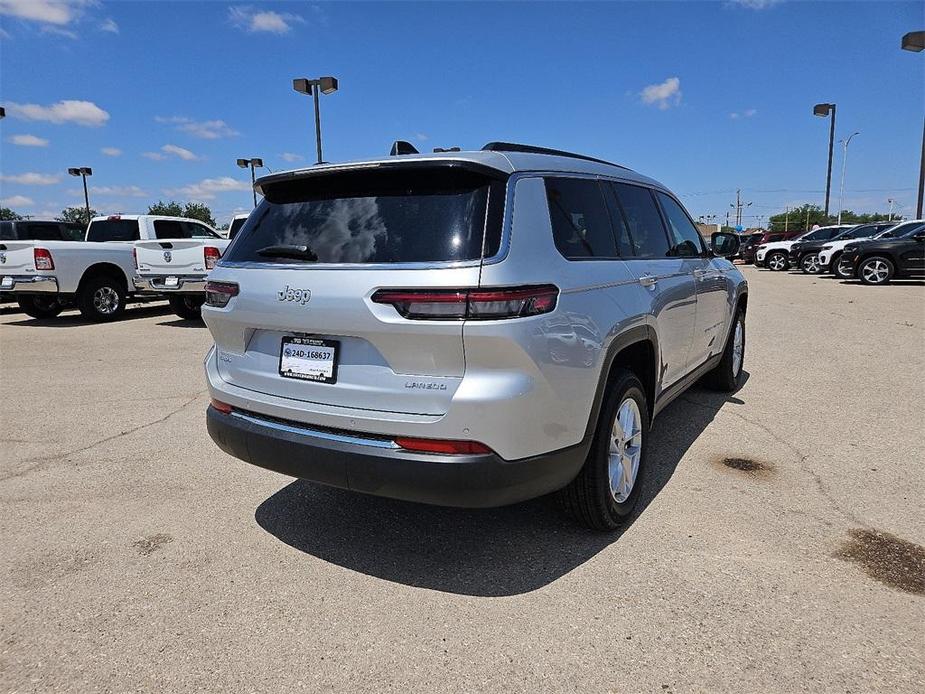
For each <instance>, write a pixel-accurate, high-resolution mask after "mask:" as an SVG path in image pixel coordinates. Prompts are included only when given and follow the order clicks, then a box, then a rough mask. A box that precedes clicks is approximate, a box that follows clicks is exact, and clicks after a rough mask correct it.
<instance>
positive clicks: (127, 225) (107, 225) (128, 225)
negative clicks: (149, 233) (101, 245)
mask: <svg viewBox="0 0 925 694" xmlns="http://www.w3.org/2000/svg"><path fill="white" fill-rule="evenodd" d="M138 239H139V235H138V220H137V219H101V220H99V221H95V222H90V228H89V229H87V241H137V240H138Z"/></svg>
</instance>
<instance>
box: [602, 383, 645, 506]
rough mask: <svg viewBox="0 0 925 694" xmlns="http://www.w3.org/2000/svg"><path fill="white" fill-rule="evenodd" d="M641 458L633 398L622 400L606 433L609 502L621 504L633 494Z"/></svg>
mask: <svg viewBox="0 0 925 694" xmlns="http://www.w3.org/2000/svg"><path fill="white" fill-rule="evenodd" d="M641 459H642V415H641V414H640V413H639V405H637V404H636V401H635V400H634V399H633V398H626V399H625V400H624V401H623V402H621V403H620V407H619V408H618V409H617V416H616V417H615V418H614V422H613V428H612V429H611V432H610V450H609V451H608V461H607V476H608V479H609V480H610V494H611V495H612V496H613V500H614V501H616V502H617V503H618V504H622V503H623V502H625V501H626V500H627V499H628V498H629V497H630V494H632V493H633V487H634V486H635V484H636V477H637V476H638V474H639V461H640V460H641Z"/></svg>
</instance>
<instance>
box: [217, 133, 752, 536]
mask: <svg viewBox="0 0 925 694" xmlns="http://www.w3.org/2000/svg"><path fill="white" fill-rule="evenodd" d="M393 151H394V150H393ZM257 187H258V190H259V191H260V192H261V193H262V194H263V195H264V196H265V197H264V200H263V201H262V202H261V203H260V205H259V206H258V207H257V208H256V209H255V210H254V212H253V213H252V214H251V215H250V217H249V218H248V220H247V223H246V224H245V225H244V227H243V228H242V229H241V231H240V233H239V234H238V235H237V237H236V238H235V240H234V241H233V242H232V244H231V245H230V246H229V248H228V250H227V251H226V252H225V254H224V256H223V257H222V259H221V261H220V262H219V263H218V265H217V267H216V268H215V270H214V271H213V272H212V274H211V275H210V281H209V283H208V286H207V300H206V306H205V307H204V308H203V311H202V315H203V318H204V319H205V322H206V324H207V325H208V327H209V330H211V332H212V336H213V337H214V339H215V347H214V348H213V349H212V350H211V351H210V352H209V354H208V356H207V357H206V360H205V368H206V375H207V378H208V383H209V390H210V393H211V397H212V403H211V406H210V407H209V409H208V429H209V433H210V435H211V436H212V438H213V439H214V440H215V442H216V443H217V444H218V446H219V447H220V448H222V450H224V451H226V452H227V453H230V454H231V455H233V456H236V457H238V458H240V459H242V460H245V461H247V462H249V463H252V464H254V465H259V466H262V467H265V468H269V469H271V470H275V471H277V472H281V473H284V474H287V475H292V476H295V477H302V478H306V479H308V480H312V481H315V482H320V483H322V484H327V485H333V486H336V487H342V488H344V489H351V490H354V491H358V492H365V493H368V494H377V495H381V496H388V497H394V498H398V499H408V500H413V501H421V502H427V503H433V504H444V505H450V506H473V507H474V506H499V505H503V504H510V503H514V502H518V501H522V500H524V499H529V498H531V497H536V496H539V495H542V494H546V493H549V492H554V491H560V494H561V496H562V498H563V501H564V504H565V506H566V508H568V509H569V510H570V511H571V512H572V513H573V514H574V515H575V516H576V517H577V518H578V519H579V520H580V521H582V522H584V523H585V524H587V525H589V526H591V527H593V528H599V529H609V528H613V527H615V526H617V525H618V524H619V523H620V522H621V521H622V520H623V519H625V518H626V517H627V516H628V515H629V514H630V513H631V512H632V509H633V506H634V504H635V503H636V500H637V497H638V495H639V489H640V486H641V485H640V480H641V478H642V476H643V475H644V474H645V469H646V445H647V442H648V436H649V430H650V426H651V424H652V420H653V418H654V417H655V415H656V414H657V413H658V412H659V410H661V409H662V408H664V407H665V405H667V404H668V402H670V401H671V400H672V399H673V398H675V397H677V396H678V395H680V394H681V393H682V392H683V391H684V390H685V389H686V388H688V387H689V386H690V385H691V384H693V383H694V382H695V381H697V380H698V379H700V378H701V377H704V376H706V377H707V378H708V379H709V381H710V382H711V383H712V384H713V385H715V386H716V387H719V388H721V389H725V390H732V389H734V388H736V386H737V384H738V382H739V379H740V376H741V373H742V362H743V357H744V353H745V311H746V302H747V285H746V282H745V279H744V278H743V277H742V275H741V274H740V273H739V272H738V270H736V269H735V268H734V267H733V265H732V264H731V263H730V262H729V261H728V260H726V259H725V258H724V257H720V256H729V255H732V254H734V253H735V252H736V250H737V247H738V241H737V238H736V237H735V236H734V235H732V234H716V235H714V237H713V239H712V246H713V248H712V250H711V249H710V248H708V247H707V246H706V245H705V244H704V243H703V241H702V240H701V237H700V235H699V234H698V232H697V229H696V227H695V226H694V224H693V223H692V222H691V219H690V216H689V215H688V214H687V212H685V210H684V208H683V207H682V206H681V204H680V203H679V202H678V200H677V199H676V198H675V196H674V195H672V193H671V192H670V191H668V190H667V189H666V188H665V187H664V186H662V185H661V184H659V183H657V182H656V181H653V180H652V179H650V178H646V177H645V176H641V175H639V174H637V173H635V172H633V171H630V170H629V169H626V168H624V167H622V166H617V165H615V164H610V163H608V162H604V161H601V160H598V159H593V158H591V157H585V156H580V155H575V154H569V153H567V152H559V151H556V150H548V149H544V148H538V147H529V146H525V145H513V144H508V143H491V144H489V145H486V146H485V147H484V148H483V149H482V150H481V151H475V152H458V151H453V152H440V153H434V154H423V155H422V154H409V155H395V156H390V157H388V158H385V159H378V160H374V161H364V162H357V163H350V164H338V165H321V166H315V167H312V168H309V169H302V170H298V171H292V172H287V173H277V174H272V175H269V176H266V177H264V178H261V179H260V180H259V181H258V182H257Z"/></svg>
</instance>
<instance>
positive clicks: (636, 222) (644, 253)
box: [609, 182, 697, 390]
mask: <svg viewBox="0 0 925 694" xmlns="http://www.w3.org/2000/svg"><path fill="white" fill-rule="evenodd" d="M609 188H610V190H611V192H612V194H613V198H612V199H613V201H614V203H615V204H616V207H617V211H618V213H619V214H618V222H619V221H620V220H621V219H622V221H623V223H624V225H625V228H626V232H627V236H628V238H629V243H630V246H631V251H632V255H629V256H628V257H626V263H627V265H628V266H629V268H630V271H631V272H632V273H633V274H634V275H635V277H636V279H637V281H638V283H639V285H640V286H639V290H638V291H639V293H640V294H642V297H641V299H642V301H643V302H644V304H645V305H646V307H647V312H648V313H650V314H651V315H652V318H653V320H654V322H655V328H656V331H657V332H658V345H659V352H660V353H661V354H660V357H661V372H660V373H659V374H658V376H659V379H660V382H661V383H660V385H661V389H663V390H664V389H665V388H667V387H668V386H670V385H672V384H674V383H676V382H677V381H678V380H680V379H681V378H682V377H683V376H684V375H686V374H687V372H688V370H689V369H688V364H689V353H690V348H691V341H692V339H693V335H694V325H695V321H696V316H697V290H696V288H695V285H694V267H693V266H692V264H691V262H690V261H689V260H688V259H686V258H682V257H678V256H673V255H671V253H670V250H671V245H670V244H669V242H668V235H667V232H666V230H665V226H664V224H663V222H662V215H661V213H660V212H659V208H658V205H657V203H656V200H655V196H654V194H653V192H652V190H650V189H649V188H646V187H643V186H638V185H633V184H629V183H617V182H612V183H610V184H609Z"/></svg>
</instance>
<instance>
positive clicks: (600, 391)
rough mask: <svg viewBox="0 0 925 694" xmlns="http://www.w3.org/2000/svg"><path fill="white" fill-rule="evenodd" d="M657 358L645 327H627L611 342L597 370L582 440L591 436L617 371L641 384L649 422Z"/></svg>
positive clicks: (655, 345)
mask: <svg viewBox="0 0 925 694" xmlns="http://www.w3.org/2000/svg"><path fill="white" fill-rule="evenodd" d="M658 355H659V348H658V337H657V335H656V334H655V331H654V330H653V329H652V328H651V327H650V326H648V325H639V326H636V327H634V328H630V329H629V330H627V331H626V332H624V333H621V334H620V335H618V336H617V337H615V338H614V339H613V341H612V342H611V343H610V346H609V348H608V349H607V353H606V357H605V359H604V362H603V365H602V367H601V373H600V378H599V382H598V387H597V392H596V393H595V396H594V402H593V405H592V408H591V413H590V416H589V418H588V427H587V430H586V432H585V438H586V439H587V438H588V437H591V436H593V435H594V431H595V428H596V427H597V420H598V418H599V417H600V411H601V406H602V404H603V402H604V396H605V395H606V393H607V389H608V388H609V387H610V386H611V384H612V383H613V381H614V379H615V378H616V376H617V375H618V373H619V371H620V370H621V369H625V370H627V371H630V372H632V373H633V374H635V375H636V377H637V378H638V379H639V380H640V381H641V382H642V385H643V391H644V392H645V396H646V401H647V402H646V404H647V409H648V412H647V417H648V419H649V420H650V421H651V419H652V412H653V407H654V404H655V384H656V381H657V378H658V373H659V369H658Z"/></svg>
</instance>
